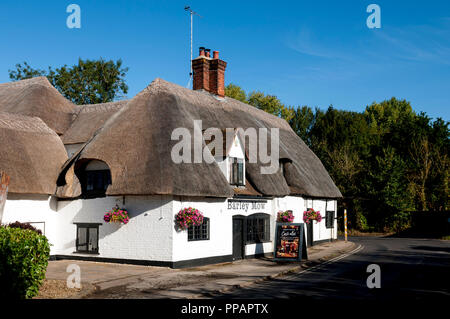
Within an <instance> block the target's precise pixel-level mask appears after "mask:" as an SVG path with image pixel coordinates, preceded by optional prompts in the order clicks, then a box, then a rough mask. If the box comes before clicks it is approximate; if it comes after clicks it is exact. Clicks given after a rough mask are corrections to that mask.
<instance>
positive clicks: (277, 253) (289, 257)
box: [273, 223, 306, 261]
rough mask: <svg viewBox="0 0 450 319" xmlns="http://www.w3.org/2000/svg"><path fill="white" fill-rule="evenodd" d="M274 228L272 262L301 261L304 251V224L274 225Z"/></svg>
mask: <svg viewBox="0 0 450 319" xmlns="http://www.w3.org/2000/svg"><path fill="white" fill-rule="evenodd" d="M275 227H276V229H275V244H274V245H275V247H274V250H273V251H274V256H273V257H274V260H278V261H301V260H302V252H303V251H305V250H306V249H304V247H303V246H304V245H305V241H304V238H305V237H304V236H305V230H304V224H300V223H276V226H275ZM305 257H306V256H305Z"/></svg>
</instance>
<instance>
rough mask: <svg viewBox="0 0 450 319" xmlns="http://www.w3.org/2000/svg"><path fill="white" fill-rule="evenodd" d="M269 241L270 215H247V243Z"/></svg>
mask: <svg viewBox="0 0 450 319" xmlns="http://www.w3.org/2000/svg"><path fill="white" fill-rule="evenodd" d="M268 241H270V216H269V215H267V214H254V215H250V216H248V217H247V243H248V244H251V243H263V242H268Z"/></svg>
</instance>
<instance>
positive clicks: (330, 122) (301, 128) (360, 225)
mask: <svg viewBox="0 0 450 319" xmlns="http://www.w3.org/2000/svg"><path fill="white" fill-rule="evenodd" d="M230 88H231V89H232V90H230V95H229V96H231V97H236V96H241V97H244V96H245V102H247V103H249V104H251V105H253V106H255V107H257V108H259V109H261V110H264V111H266V112H269V113H272V114H274V115H276V116H279V117H282V118H284V119H286V120H287V121H288V122H289V124H290V125H291V127H292V129H293V130H294V132H295V133H297V135H298V136H300V137H301V138H302V140H303V141H304V142H305V143H306V144H307V145H308V146H309V147H310V148H311V149H312V150H313V151H314V153H315V154H316V155H317V156H318V157H319V158H320V160H321V161H322V163H323V164H324V166H325V168H326V169H327V171H328V173H329V174H330V176H331V177H332V179H333V180H334V182H335V183H336V185H337V186H338V188H339V189H340V190H341V192H342V194H343V196H344V198H343V200H342V201H341V203H340V204H341V206H345V207H347V208H348V210H349V223H350V226H351V227H353V228H357V229H359V230H363V231H365V230H366V231H368V230H377V231H383V230H401V229H403V228H405V227H407V226H408V222H409V219H408V212H409V211H415V210H421V211H443V210H449V209H450V203H449V200H448V199H449V194H450V192H449V185H448V183H449V173H450V135H449V122H446V121H444V120H443V119H441V118H438V119H436V120H434V121H433V120H431V119H430V118H429V117H428V116H427V115H426V114H425V113H420V114H416V113H415V112H414V110H413V107H412V106H411V104H410V103H409V102H408V101H406V100H399V99H396V98H391V99H388V100H385V101H382V102H380V103H376V102H374V103H372V104H371V105H368V106H367V107H366V108H365V110H364V112H349V111H342V110H337V109H335V108H334V107H333V106H330V107H329V108H328V109H327V110H325V111H323V110H320V109H318V108H316V109H313V108H311V107H309V106H298V107H286V106H285V105H283V103H282V102H281V101H280V100H279V99H278V98H276V97H275V96H273V95H265V94H263V93H261V92H258V91H256V92H252V93H250V94H249V95H246V94H245V92H244V91H243V90H242V89H240V88H239V87H238V86H236V85H233V86H232V87H230ZM231 92H232V93H233V95H231ZM238 93H239V94H238ZM285 110H290V111H291V112H292V113H290V114H289V115H288V116H285V115H283V112H284V111H285Z"/></svg>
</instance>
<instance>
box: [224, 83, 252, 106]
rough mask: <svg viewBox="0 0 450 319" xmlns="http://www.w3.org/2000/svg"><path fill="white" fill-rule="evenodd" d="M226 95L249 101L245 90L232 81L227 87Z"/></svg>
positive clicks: (245, 101)
mask: <svg viewBox="0 0 450 319" xmlns="http://www.w3.org/2000/svg"><path fill="white" fill-rule="evenodd" d="M225 95H226V96H228V97H231V98H233V99H235V100H238V101H241V102H244V103H247V94H246V93H245V91H244V90H243V89H242V88H241V87H240V86H238V85H235V84H233V83H230V84H228V85H227V86H226V87H225Z"/></svg>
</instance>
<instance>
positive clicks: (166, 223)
mask: <svg viewBox="0 0 450 319" xmlns="http://www.w3.org/2000/svg"><path fill="white" fill-rule="evenodd" d="M124 198H125V204H123V199H124ZM116 204H118V205H119V206H120V207H123V208H126V209H127V210H128V212H129V213H130V217H131V219H130V222H129V223H128V224H126V225H122V226H119V225H118V224H114V223H111V224H106V223H105V222H104V221H103V215H104V214H105V212H106V211H107V210H109V209H111V208H112V207H113V206H114V205H116ZM309 204H311V205H313V208H314V209H316V210H320V212H321V213H322V214H323V215H325V201H323V200H314V201H313V203H311V202H309V203H307V201H306V200H304V199H303V198H301V197H293V196H286V197H283V198H275V199H274V200H267V202H266V203H265V205H264V208H259V209H255V210H252V209H248V210H247V211H244V210H242V209H234V208H232V209H229V208H228V201H227V200H225V199H205V198H195V199H194V198H180V197H175V198H173V197H172V196H125V197H122V196H111V197H105V198H97V199H89V200H81V199H80V200H73V201H65V200H59V201H56V199H55V198H52V197H49V196H36V195H14V194H8V200H7V202H6V205H5V212H4V223H10V222H14V221H16V220H18V221H20V222H32V223H37V222H45V235H46V236H47V237H48V239H49V241H50V243H51V244H52V246H51V254H52V255H55V254H58V255H73V254H75V255H77V254H76V253H74V252H75V240H76V225H75V224H74V223H101V224H102V225H100V227H99V257H105V258H122V259H137V260H155V261H182V260H189V259H197V258H207V257H214V256H226V255H231V254H232V251H233V248H232V238H233V237H232V218H233V216H234V215H243V216H249V215H251V214H254V213H267V214H270V215H271V219H270V223H271V229H270V233H271V242H269V243H264V244H262V245H260V244H259V245H258V244H250V245H246V247H245V254H246V255H254V254H260V253H272V252H273V240H274V237H275V222H276V213H277V212H278V211H279V210H283V211H284V210H288V209H290V210H292V211H293V213H294V216H295V219H294V222H295V223H303V220H302V218H303V211H304V210H305V209H306V207H307V206H308V207H309ZM189 206H191V207H195V208H197V209H199V210H200V211H201V212H202V213H203V214H204V216H205V217H209V218H210V240H204V241H190V242H189V241H188V236H187V231H180V232H179V231H176V229H175V223H174V219H175V215H176V214H177V213H178V211H179V210H180V209H182V208H185V207H189ZM328 209H329V210H335V211H336V201H334V200H333V201H328ZM336 227H337V225H336V221H335V228H334V229H333V230H331V229H326V227H325V220H323V221H322V222H321V223H317V224H316V223H314V240H315V241H317V240H323V239H329V238H330V237H331V236H333V238H337V228H336ZM305 229H306V228H305ZM89 256H90V255H89Z"/></svg>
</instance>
